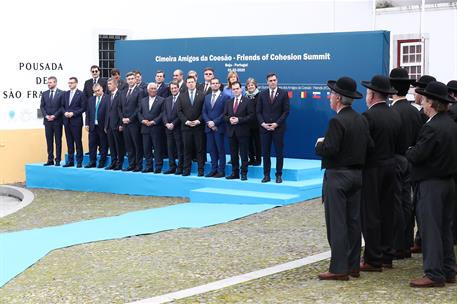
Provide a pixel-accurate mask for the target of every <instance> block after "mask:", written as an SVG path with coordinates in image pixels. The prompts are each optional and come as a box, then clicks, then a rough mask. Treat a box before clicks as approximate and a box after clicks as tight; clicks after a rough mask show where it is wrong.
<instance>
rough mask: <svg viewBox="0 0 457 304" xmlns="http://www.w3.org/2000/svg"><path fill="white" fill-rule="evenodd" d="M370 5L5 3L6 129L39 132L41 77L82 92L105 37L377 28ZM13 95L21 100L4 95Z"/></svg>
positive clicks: (287, 0)
mask: <svg viewBox="0 0 457 304" xmlns="http://www.w3.org/2000/svg"><path fill="white" fill-rule="evenodd" d="M372 8H373V1H372V0H352V1H342V0H341V1H336V0H335V1H333V0H326V1H318V0H315V1H306V0H230V1H228V0H222V1H210V0H201V1H198V0H194V1H185V0H175V1H163V0H157V1H144V0H138V1H134V2H128V1H118V0H112V1H109V2H108V1H88V0H83V1H73V2H71V3H69V2H66V1H57V0H43V1H24V0H16V1H2V2H0V11H1V12H2V18H1V19H0V31H1V38H2V55H1V56H0V67H1V68H2V73H0V129H20V128H22V129H23V128H26V129H27V128H39V127H41V120H38V119H35V117H36V109H37V108H38V107H39V99H38V98H29V97H28V96H27V92H28V91H34V90H35V91H41V90H43V91H44V90H46V89H47V86H46V84H37V83H36V77H47V76H50V75H54V76H56V77H57V78H58V87H59V88H61V89H66V88H67V80H68V77H70V76H76V77H78V78H79V80H80V85H79V87H80V88H82V86H83V82H84V80H85V79H87V78H89V77H90V73H89V68H90V66H91V65H92V64H97V63H98V35H99V34H118V35H119V34H120V35H127V36H128V39H158V38H181V37H214V36H246V35H272V34H297V33H318V32H333V31H360V30H372V25H373V22H372V20H373V19H372V16H373V10H372ZM20 62H26V63H27V62H31V63H33V62H36V63H52V62H55V63H61V64H62V66H63V70H62V71H60V70H58V71H47V70H45V71H36V70H32V71H27V70H20V69H19V64H20ZM10 90H12V91H13V92H16V91H20V92H22V97H21V98H19V99H16V98H4V96H3V92H5V91H6V92H10ZM13 112H14V113H13ZM13 114H14V115H13Z"/></svg>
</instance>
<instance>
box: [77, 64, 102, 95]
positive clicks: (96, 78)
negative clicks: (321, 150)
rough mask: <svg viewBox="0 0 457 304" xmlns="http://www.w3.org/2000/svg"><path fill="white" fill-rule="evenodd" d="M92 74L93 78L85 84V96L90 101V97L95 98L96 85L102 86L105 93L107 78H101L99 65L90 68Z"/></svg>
mask: <svg viewBox="0 0 457 304" xmlns="http://www.w3.org/2000/svg"><path fill="white" fill-rule="evenodd" d="M90 72H91V74H92V77H91V78H89V79H87V80H86V82H84V89H83V92H84V95H85V96H86V99H87V100H89V97H91V96H94V92H93V87H94V85H95V84H96V83H98V84H100V85H101V86H102V88H103V92H107V91H106V78H103V77H100V67H99V66H98V65H93V66H91V67H90Z"/></svg>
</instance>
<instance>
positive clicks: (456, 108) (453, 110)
mask: <svg viewBox="0 0 457 304" xmlns="http://www.w3.org/2000/svg"><path fill="white" fill-rule="evenodd" d="M448 113H449V115H450V117H451V118H452V120H453V121H455V122H457V103H453V104H452V105H451V106H450V108H449V111H448Z"/></svg>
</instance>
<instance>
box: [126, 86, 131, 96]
mask: <svg viewBox="0 0 457 304" xmlns="http://www.w3.org/2000/svg"><path fill="white" fill-rule="evenodd" d="M130 94H132V88H130V89H129V91H128V92H127V97H129V96H130Z"/></svg>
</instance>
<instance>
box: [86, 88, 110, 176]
mask: <svg viewBox="0 0 457 304" xmlns="http://www.w3.org/2000/svg"><path fill="white" fill-rule="evenodd" d="M93 90H94V94H95V95H94V96H91V97H90V98H89V100H88V101H87V107H86V130H87V131H88V132H89V164H87V165H86V166H85V168H95V167H96V166H97V148H99V149H100V160H99V162H98V168H103V167H105V164H106V156H107V154H108V137H107V135H106V131H105V118H106V109H107V107H108V103H109V102H110V96H109V95H108V94H104V93H103V92H104V91H103V87H102V86H101V85H100V84H98V83H97V84H95V85H94V89H93Z"/></svg>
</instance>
